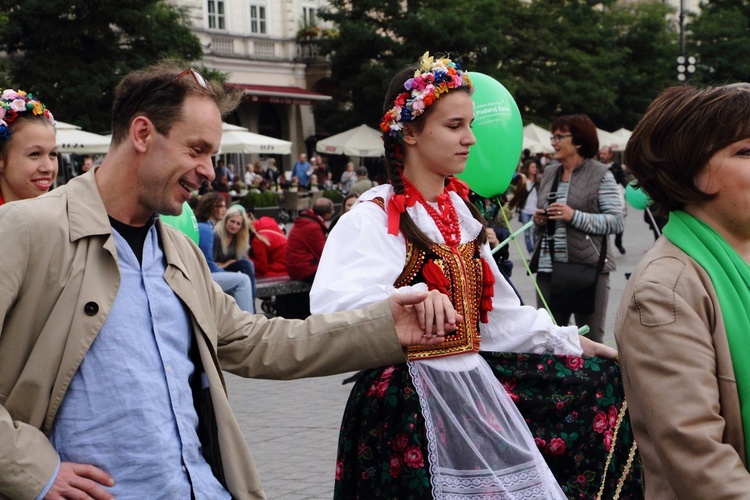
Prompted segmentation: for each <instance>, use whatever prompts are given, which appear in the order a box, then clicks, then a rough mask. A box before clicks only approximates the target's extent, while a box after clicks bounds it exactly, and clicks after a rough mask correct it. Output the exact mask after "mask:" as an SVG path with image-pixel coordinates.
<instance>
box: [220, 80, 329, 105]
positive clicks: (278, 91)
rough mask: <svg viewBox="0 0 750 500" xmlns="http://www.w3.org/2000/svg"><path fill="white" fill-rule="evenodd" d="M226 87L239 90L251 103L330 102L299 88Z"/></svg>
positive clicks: (234, 85)
mask: <svg viewBox="0 0 750 500" xmlns="http://www.w3.org/2000/svg"><path fill="white" fill-rule="evenodd" d="M227 87H232V88H235V89H240V90H242V91H243V92H244V93H245V96H247V98H248V99H249V100H251V101H253V102H271V103H275V104H297V105H302V106H309V105H310V104H312V103H313V102H320V101H330V100H331V96H328V95H324V94H319V93H318V92H313V91H312V90H307V89H303V88H301V87H285V86H279V85H255V84H250V83H228V84H227Z"/></svg>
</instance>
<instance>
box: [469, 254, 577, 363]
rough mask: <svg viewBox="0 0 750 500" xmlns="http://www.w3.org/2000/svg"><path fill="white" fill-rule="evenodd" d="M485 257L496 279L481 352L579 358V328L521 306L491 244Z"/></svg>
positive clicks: (480, 326)
mask: <svg viewBox="0 0 750 500" xmlns="http://www.w3.org/2000/svg"><path fill="white" fill-rule="evenodd" d="M481 253H482V257H483V258H484V259H485V260H486V261H487V262H488V263H489V265H490V268H491V269H492V273H493V274H494V276H495V296H494V297H493V298H492V311H490V313H489V314H488V319H489V321H488V322H487V323H486V324H485V323H480V324H479V331H480V333H481V334H482V343H481V350H482V351H499V352H535V353H543V352H552V353H554V354H569V355H574V356H580V355H581V354H582V353H583V350H582V349H581V344H580V342H579V341H578V328H577V327H576V326H564V327H560V326H555V325H554V323H553V322H552V318H550V316H549V314H548V313H547V311H545V310H544V309H536V308H535V307H532V306H522V305H521V302H520V301H519V300H518V296H516V293H515V292H514V291H513V288H511V286H510V285H509V284H508V282H507V281H506V279H505V278H504V277H503V276H502V275H501V274H500V271H499V270H498V268H497V264H496V263H495V259H494V258H493V257H492V253H491V252H490V247H489V245H488V244H486V243H485V245H484V246H483V247H482V251H481Z"/></svg>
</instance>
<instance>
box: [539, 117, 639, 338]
mask: <svg viewBox="0 0 750 500" xmlns="http://www.w3.org/2000/svg"><path fill="white" fill-rule="evenodd" d="M551 130H552V137H550V140H551V142H552V147H553V148H554V149H555V153H554V159H555V160H557V162H559V163H558V164H553V165H549V166H548V167H547V168H546V169H545V171H544V175H543V176H542V182H541V184H540V186H539V193H538V201H537V207H538V208H537V211H536V214H535V215H534V222H535V223H536V225H537V227H538V229H539V231H540V233H541V234H540V238H539V243H538V244H537V247H536V250H535V252H534V256H533V258H532V269H534V268H535V269H536V270H537V271H538V273H537V282H538V284H539V289H540V291H541V293H542V295H543V296H544V298H545V299H546V300H547V303H548V305H549V306H550V310H551V311H552V314H553V316H554V317H555V321H556V322H557V324H559V325H567V324H568V322H569V320H570V317H571V315H575V323H576V324H577V325H579V326H583V325H588V326H589V327H590V331H589V333H588V334H587V336H588V337H589V338H591V339H592V340H594V341H597V342H601V341H602V338H603V336H604V320H605V317H606V313H607V301H608V299H609V273H610V272H611V271H613V270H614V269H615V259H614V254H613V253H612V250H611V248H610V246H609V245H608V244H607V240H608V235H609V234H612V233H614V234H617V233H619V232H621V231H622V230H623V227H624V225H625V219H624V217H623V213H622V201H621V197H620V195H619V191H618V188H617V182H616V181H615V178H614V176H613V175H612V172H610V171H609V169H608V168H607V166H606V165H604V164H602V163H600V162H598V161H596V160H594V156H596V154H597V153H598V152H599V140H598V139H597V136H596V126H595V125H594V122H592V121H591V119H590V118H589V117H588V116H586V115H566V116H561V117H559V118H557V119H556V120H555V121H554V122H553V123H552V127H551ZM559 263H563V264H559ZM565 263H569V264H579V265H580V267H576V268H575V269H572V271H571V267H572V266H570V265H569V264H565ZM585 276H589V279H588V281H587V282H580V281H579V282H578V283H572V282H571V278H572V279H573V280H578V279H579V278H583V277H585ZM575 287H579V288H578V291H576V288H575ZM537 305H538V306H539V307H542V306H543V305H544V303H543V301H542V299H541V298H540V297H537Z"/></svg>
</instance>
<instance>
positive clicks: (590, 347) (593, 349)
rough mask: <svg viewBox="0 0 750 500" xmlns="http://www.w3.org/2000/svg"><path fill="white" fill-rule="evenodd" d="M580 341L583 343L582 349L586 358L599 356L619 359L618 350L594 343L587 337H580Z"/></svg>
mask: <svg viewBox="0 0 750 500" xmlns="http://www.w3.org/2000/svg"><path fill="white" fill-rule="evenodd" d="M578 340H579V341H580V342H581V349H583V355H584V356H598V357H600V358H610V359H613V358H616V357H617V350H616V349H613V348H612V347H609V346H608V345H604V344H600V343H599V342H594V341H593V340H591V339H590V338H587V337H578Z"/></svg>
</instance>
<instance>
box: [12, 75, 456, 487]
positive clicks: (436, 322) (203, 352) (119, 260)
mask: <svg viewBox="0 0 750 500" xmlns="http://www.w3.org/2000/svg"><path fill="white" fill-rule="evenodd" d="M235 103H236V100H232V99H231V96H227V95H225V94H223V90H222V89H221V88H219V87H218V86H216V85H215V84H212V83H210V82H206V81H205V80H204V79H203V78H202V77H201V76H200V75H199V74H197V73H196V72H194V71H193V70H188V71H184V72H182V73H180V72H179V69H177V68H176V67H175V66H172V65H168V64H167V65H160V66H158V67H154V68H149V69H147V70H144V71H142V72H137V73H135V74H131V75H128V76H127V77H126V78H125V79H124V80H123V82H121V84H120V85H119V86H118V88H117V89H116V95H115V104H114V109H113V138H112V146H111V148H110V152H109V154H108V155H107V157H106V159H105V161H104V162H103V164H102V165H101V166H100V167H98V168H96V169H95V170H92V171H90V172H88V173H87V174H85V175H83V176H81V177H80V178H76V179H74V180H73V181H71V182H70V183H69V184H67V185H66V186H64V187H62V188H59V189H56V190H54V191H52V192H51V193H49V194H47V195H45V196H43V197H40V198H37V199H34V200H28V201H26V202H17V203H11V204H6V205H5V206H4V207H2V209H1V210H0V234H2V235H3V237H2V238H0V255H2V256H3V257H2V259H0V276H2V278H0V318H2V319H1V320H0V498H35V497H39V498H42V497H43V498H50V499H56V498H112V496H113V495H114V494H117V495H119V496H120V497H123V496H125V497H127V496H132V495H133V493H132V490H129V489H128V488H127V487H126V488H125V489H124V490H123V489H122V488H121V489H119V490H118V489H117V487H118V485H120V486H122V485H130V486H133V487H135V486H139V487H141V488H143V487H144V486H143V485H142V484H141V485H138V484H136V483H135V482H134V480H132V479H131V481H130V483H129V482H128V477H127V474H126V473H121V474H119V475H118V472H121V471H118V470H103V469H105V468H106V467H104V466H102V467H98V466H95V465H94V464H92V463H91V462H85V461H82V462H83V463H74V462H68V461H66V460H64V456H68V453H71V454H72V455H74V456H81V454H82V453H83V455H84V456H85V451H83V450H80V449H76V450H65V452H64V453H63V451H61V450H58V449H56V448H55V446H54V445H53V442H52V441H53V436H52V434H54V435H55V436H62V437H66V438H67V437H71V436H73V438H72V439H73V442H75V439H79V438H80V439H83V440H86V439H87V438H88V437H90V436H87V434H89V433H90V434H92V435H95V436H98V437H99V438H101V442H100V443H98V444H96V443H95V444H96V445H95V446H93V447H92V450H93V452H92V453H95V454H96V453H99V452H100V451H101V448H111V449H110V450H107V451H108V452H109V453H110V454H111V455H117V454H118V453H120V451H121V450H122V453H124V452H125V448H127V445H128V444H129V443H120V442H118V441H117V437H116V436H118V435H119V434H118V432H119V430H120V429H119V428H116V429H108V428H107V424H108V422H107V421H106V420H105V421H102V419H103V417H102V415H103V414H104V412H105V411H108V412H110V413H111V414H114V415H118V414H119V413H121V411H130V410H131V409H132V408H131V407H130V406H129V404H128V403H125V402H124V401H123V400H122V398H120V397H118V396H115V397H110V399H109V400H107V401H106V404H103V405H99V406H96V407H93V408H88V409H87V410H86V412H85V413H84V417H85V418H78V419H76V420H77V422H75V424H76V425H78V426H79V428H82V429H83V431H84V432H82V433H80V434H83V436H74V433H73V432H72V431H70V429H68V428H66V426H68V425H69V424H68V423H67V421H65V419H63V421H64V422H63V423H61V422H60V416H61V414H62V413H66V412H67V413H68V414H69V415H76V414H77V415H79V416H80V415H81V408H76V407H75V406H76V404H78V402H79V401H81V399H80V398H79V399H76V398H78V396H71V394H79V393H82V392H83V393H84V400H85V398H86V392H87V390H88V389H89V388H90V389H91V390H92V391H93V392H95V390H96V388H97V387H95V386H99V385H101V386H104V387H109V386H110V385H111V384H112V382H111V381H112V380H118V379H122V378H124V377H132V378H133V382H134V383H136V382H144V381H143V380H140V381H139V380H137V379H138V376H139V373H138V372H137V371H135V372H129V373H128V374H126V375H125V374H123V373H122V372H121V371H120V369H121V367H122V366H126V365H127V366H131V365H135V366H138V364H139V363H140V362H141V360H140V359H131V358H133V357H134V354H133V352H131V350H130V346H131V345H132V348H133V350H135V349H136V348H138V349H141V350H142V349H144V347H143V345H142V344H143V339H148V338H149V337H154V338H156V340H157V341H159V342H161V341H163V340H164V339H163V338H159V337H160V335H162V334H160V333H159V330H160V329H161V330H167V333H168V335H166V336H164V338H166V339H167V340H168V341H169V342H173V343H175V344H176V345H179V346H182V347H189V353H188V354H187V356H186V355H185V354H186V352H183V353H182V358H183V359H171V360H169V359H166V358H165V357H164V356H165V355H164V354H163V353H161V352H154V353H149V354H154V355H155V356H156V357H157V359H158V356H160V355H161V356H162V358H161V360H160V361H161V362H164V365H163V376H164V377H163V378H164V379H165V380H167V381H169V383H170V384H172V383H174V384H177V385H176V386H175V387H172V386H169V397H170V398H172V397H173V396H175V397H177V396H179V395H183V396H184V395H185V394H191V391H193V392H192V394H193V397H194V398H195V401H193V399H192V398H188V399H189V400H190V401H189V403H190V404H189V405H188V406H189V408H190V409H191V410H192V413H193V414H192V415H187V416H188V417H191V418H193V417H195V416H196V415H195V414H196V413H199V412H198V411H196V409H195V407H194V406H193V404H195V405H198V400H199V399H200V397H199V396H197V395H198V394H208V399H207V401H209V403H208V407H209V409H210V410H212V412H213V413H214V414H215V419H211V421H210V422H204V421H203V420H201V421H200V422H199V425H204V426H205V425H208V426H209V429H210V426H211V425H213V426H215V429H213V430H214V432H215V439H214V440H213V441H212V442H210V443H209V442H206V441H203V440H202V441H201V442H198V445H199V446H198V447H197V448H199V449H200V450H202V454H203V456H204V457H206V456H207V454H208V452H209V451H211V450H215V451H217V454H218V455H219V456H218V458H217V457H216V456H214V457H213V458H206V459H205V462H202V463H197V464H196V463H192V462H190V460H192V458H190V457H189V456H188V452H187V451H185V452H184V454H183V458H184V460H185V462H184V463H183V465H182V467H181V468H180V464H179V463H178V464H177V466H176V467H172V468H173V469H175V470H174V471H170V472H173V474H172V476H174V478H176V481H177V483H180V484H179V487H181V488H184V487H187V488H188V492H189V493H188V496H193V498H205V497H209V496H212V495H207V494H206V493H205V491H207V490H202V489H201V488H202V486H201V485H202V484H203V483H202V482H201V481H203V480H204V479H206V478H205V476H206V474H205V471H206V470H210V472H209V474H208V476H211V477H209V478H208V480H209V481H213V482H214V484H213V486H212V487H214V488H218V489H221V490H222V491H223V493H222V495H221V497H227V498H228V497H229V496H230V495H231V497H233V498H264V497H265V496H264V494H263V491H262V488H261V485H260V480H259V478H258V474H257V471H256V469H255V466H254V464H253V461H252V458H251V456H250V453H249V451H248V449H247V446H246V444H245V440H244V437H243V435H242V433H241V431H240V429H239V426H238V425H237V422H236V421H235V419H234V416H233V414H232V411H231V408H230V406H229V402H228V399H227V394H226V392H225V388H224V381H223V377H222V374H221V370H226V371H229V372H232V373H235V374H238V375H241V376H246V377H259V378H275V379H290V378H295V377H306V376H321V375H328V374H331V373H339V372H345V371H352V370H356V369H360V368H365V367H374V366H379V365H383V364H391V363H397V362H403V361H404V360H405V359H406V358H405V356H404V352H403V348H402V346H404V345H411V344H416V343H437V342H440V341H442V339H441V338H440V337H441V336H442V335H444V334H445V332H446V331H450V330H452V329H454V328H455V322H456V321H457V320H459V321H460V317H457V316H456V314H455V312H454V311H453V309H452V308H451V306H450V304H449V303H448V302H447V299H445V298H443V297H442V296H439V295H437V294H435V293H431V294H429V295H427V294H411V295H407V294H404V295H395V296H393V297H391V299H390V300H388V301H383V302H381V303H378V304H375V305H373V306H371V307H369V308H367V309H363V310H357V311H351V312H347V313H343V314H335V315H320V316H313V317H311V318H309V319H308V320H306V321H304V322H303V321H297V320H284V319H280V318H277V319H272V320H268V319H266V318H265V317H264V316H253V315H250V314H247V313H244V312H242V311H240V309H239V308H238V307H237V306H236V304H235V302H234V300H233V299H232V298H231V297H229V296H227V295H225V294H224V293H223V292H222V291H221V289H220V288H219V287H218V286H217V285H216V284H215V283H214V282H213V281H212V280H211V275H210V272H209V270H208V268H207V266H206V264H205V261H204V259H203V257H202V254H201V252H200V250H199V249H198V247H197V246H195V245H193V244H192V243H191V242H190V241H189V240H188V239H187V238H186V237H185V236H184V235H183V234H182V233H180V232H178V231H176V230H175V229H173V228H171V227H168V226H166V225H164V224H162V223H161V221H160V220H159V219H158V215H157V214H160V213H161V214H170V215H177V214H179V213H180V211H181V209H182V205H183V203H184V202H185V201H186V200H187V199H188V198H189V197H190V195H191V191H192V190H194V189H197V188H198V186H200V184H201V182H202V181H204V180H208V181H210V180H211V179H212V178H213V167H212V163H211V156H212V155H213V154H215V153H216V151H217V149H218V148H219V142H220V139H221V115H222V114H223V113H226V112H228V111H230V110H231V109H232V107H233V106H234V104H235ZM113 228H115V229H113ZM141 230H143V232H142V237H141V239H140V241H138V238H137V237H133V236H132V235H130V236H123V235H124V234H125V233H127V232H134V233H138V232H139V231H141ZM143 237H145V238H146V239H145V243H144V239H143ZM149 238H152V239H151V240H149ZM149 241H155V242H157V243H156V245H155V246H156V247H158V248H155V249H153V248H151V247H150V246H149V243H148V242H149ZM128 246H129V247H130V248H131V249H132V251H133V253H132V254H131V253H129V251H128V250H127V249H128ZM149 249H150V250H153V251H154V253H153V255H157V256H158V258H156V259H152V260H153V262H150V264H149V265H154V266H161V269H162V270H163V272H161V273H160V274H158V275H155V276H154V275H149V274H148V273H147V272H146V263H147V261H148V259H149V256H148V255H147V251H146V250H149ZM123 250H124V251H123ZM133 256H137V257H138V261H135V260H134V258H133ZM133 262H135V265H133ZM141 264H142V265H143V271H144V272H143V276H142V277H141V274H140V272H139V271H140V265H141ZM128 266H130V267H128ZM133 268H134V269H135V271H136V282H137V283H142V284H143V285H144V286H143V287H142V288H144V289H145V290H147V289H149V288H150V287H151V288H154V289H156V290H161V291H166V293H165V294H164V293H162V294H161V295H166V296H167V297H165V298H163V299H162V298H161V297H158V299H159V300H163V302H164V303H167V304H170V303H171V304H178V307H176V308H172V310H168V311H161V310H160V311H157V312H155V310H153V309H151V306H152V304H151V302H150V301H151V300H152V297H149V298H148V301H149V302H148V304H149V307H146V308H143V309H142V310H141V311H140V313H139V314H137V315H133V316H132V320H133V323H132V325H131V324H130V323H129V321H120V323H121V324H112V323H113V318H121V317H122V316H119V315H118V314H120V313H119V312H118V313H116V312H115V311H122V310H123V306H122V303H121V299H122V295H123V294H130V295H129V296H128V298H134V299H139V300H140V299H141V298H143V297H141V296H140V295H139V294H141V290H140V289H139V287H137V286H132V285H129V284H128V283H133V281H132V275H133V273H132V271H133ZM124 271H127V272H124ZM138 280H142V281H138ZM145 290H144V291H143V293H142V295H144V296H145V295H146V294H147V293H148V292H147V291H145ZM129 307H132V305H131V306H129ZM124 310H127V309H124ZM165 315H166V316H169V317H175V318H177V319H178V320H180V321H182V322H183V323H184V325H186V328H185V329H184V330H182V331H177V332H175V331H172V330H170V328H169V326H170V325H166V326H165V325H163V324H162V323H163V321H164V320H163V317H164V316H165ZM142 316H145V317H147V321H150V322H151V323H150V324H152V325H153V335H151V332H149V331H146V332H143V331H133V330H135V329H134V328H132V326H133V325H136V324H139V322H141V321H142ZM149 316H150V317H149ZM129 328H130V329H131V330H129ZM425 330H427V333H423V332H424V331H425ZM115 333H116V334H119V335H120V336H121V337H122V336H124V337H125V339H124V341H125V343H124V344H121V345H124V346H125V348H124V349H121V350H118V351H116V352H103V351H102V350H101V349H100V347H101V345H103V344H104V343H105V342H107V338H106V337H108V336H109V337H111V336H112V335H113V334H115ZM105 334H106V335H105ZM131 334H132V341H131V337H130V336H131ZM144 335H145V336H144ZM120 340H123V339H122V338H121V339H120ZM127 342H131V343H130V344H128V343H127ZM147 348H148V347H146V349H147ZM168 348H169V346H167V347H166V348H165V351H166V350H167V349H168ZM159 349H162V345H161V344H159ZM175 352H178V353H179V351H175ZM102 360H106V361H108V363H107V364H104V365H101V366H102V368H101V370H100V371H99V372H96V373H95V375H96V377H95V378H94V379H89V380H87V381H85V382H86V384H88V385H86V384H82V381H81V379H80V377H81V372H82V370H83V367H84V366H86V367H90V366H92V361H102ZM172 361H174V363H172ZM177 364H181V365H182V366H188V367H189V368H190V370H193V371H191V372H190V373H189V374H190V377H189V380H190V382H188V377H183V378H170V375H171V374H172V372H173V370H177V368H176V365H177ZM95 366H100V365H95ZM183 369H184V368H183ZM193 375H195V376H193ZM196 380H197V381H199V382H198V384H199V390H198V391H197V392H194V391H195V389H194V387H190V386H187V385H188V384H191V385H192V384H194V383H195V382H194V381H196ZM129 381H130V378H127V379H126V380H125V382H129ZM201 381H202V383H201ZM145 382H147V383H151V382H152V380H147V381H145ZM153 382H154V383H157V382H156V381H153ZM166 385H168V384H165V386H166ZM73 386H75V389H76V390H73ZM201 386H202V388H203V389H202V390H201V389H200V387H201ZM82 389H83V390H82ZM93 392H92V394H93ZM136 396H137V395H136ZM71 401H74V402H73V403H71ZM145 402H146V403H147V405H151V406H153V408H152V409H155V410H162V409H163V407H164V406H170V405H171V407H170V408H172V409H173V410H172V409H168V411H167V412H166V413H167V414H168V415H170V416H171V418H172V419H173V420H174V422H172V423H173V424H174V426H172V425H171V424H168V425H167V426H166V427H169V428H168V429H165V430H166V434H167V435H170V436H171V433H172V431H173V429H171V427H175V428H179V432H176V431H175V432H174V434H175V435H176V436H177V435H179V440H180V443H177V448H180V447H183V448H186V447H187V444H189V443H190V442H191V439H192V441H193V443H194V442H195V440H196V439H195V438H196V436H195V434H196V432H197V433H200V431H195V429H193V428H191V426H187V428H182V427H180V425H181V423H180V421H181V416H182V415H183V414H182V413H180V411H178V410H182V409H184V408H185V406H184V402H182V403H180V402H179V401H177V400H171V401H167V400H151V399H145ZM181 404H182V405H183V406H180V405H181ZM71 406H72V408H71ZM84 406H85V405H84ZM146 410H149V409H148V408H147V409H146ZM171 411H174V416H172V413H170V412H171ZM76 412H78V413H76ZM144 413H146V414H147V413H148V411H146V412H144ZM188 413H190V412H188ZM208 413H209V414H210V413H211V412H208ZM201 415H202V413H201ZM203 418H204V417H203V416H201V419H203ZM195 420H197V418H196V419H195ZM88 422H93V423H95V424H96V426H94V424H93V423H92V426H91V429H88V428H86V425H88ZM125 423H126V424H127V423H128V422H125ZM148 423H151V422H148ZM118 425H120V424H111V426H112V427H117V426H118ZM138 425H140V424H139V423H138V422H136V423H135V426H136V430H138V429H140V427H137V426H138ZM81 426H82V427H81ZM56 427H61V428H62V429H57V434H55V430H56ZM102 427H103V428H104V430H103V431H102ZM89 431H90V432H89ZM115 431H118V432H115ZM108 433H111V435H112V439H111V440H110V439H108V437H109V436H108ZM198 437H200V436H198ZM156 448H158V447H157V446H153V447H150V449H139V450H134V451H135V452H136V456H137V460H140V461H142V462H143V463H142V464H140V465H141V466H142V468H143V469H148V468H149V467H150V466H151V465H153V466H155V467H156V466H159V467H164V466H165V465H164V464H163V463H158V462H157V463H153V464H150V463H149V460H152V461H158V460H160V459H159V458H156V459H154V458H153V457H158V456H160V455H159V454H160V453H161V452H162V450H160V449H156ZM128 451H132V450H128ZM76 454H77V455H76ZM186 457H187V458H186ZM178 458H179V457H178ZM203 460H204V459H203V458H201V459H200V461H203ZM206 462H209V463H208V465H206ZM99 465H102V464H99ZM209 466H210V468H209V469H206V467H209ZM167 467H171V465H169V464H168V465H167ZM180 469H181V470H180ZM194 471H197V472H194ZM200 471H204V472H200ZM217 471H218V472H217ZM211 473H214V474H213V476H212V474H211ZM201 474H203V477H202V476H201ZM214 476H215V477H214ZM154 480H155V481H157V483H158V481H159V480H160V478H158V477H157V478H156V479H154ZM219 483H220V484H219ZM175 491H184V489H182V490H175ZM210 491H214V490H210ZM152 494H153V495H159V496H162V497H168V498H177V497H181V495H180V494H174V493H173V492H172V491H170V490H169V489H159V490H153V491H152Z"/></svg>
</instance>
